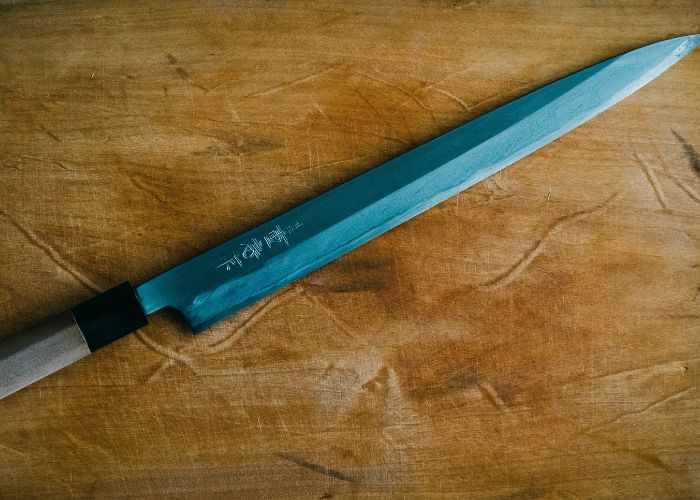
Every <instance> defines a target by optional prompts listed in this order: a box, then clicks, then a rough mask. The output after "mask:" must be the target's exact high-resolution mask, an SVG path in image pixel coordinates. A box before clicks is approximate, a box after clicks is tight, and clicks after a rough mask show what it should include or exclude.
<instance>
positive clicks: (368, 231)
mask: <svg viewBox="0 0 700 500" xmlns="http://www.w3.org/2000/svg"><path fill="white" fill-rule="evenodd" d="M698 44H700V35H688V36H683V37H679V38H673V39H670V40H666V41H662V42H658V43H655V44H652V45H647V46H645V47H642V48H639V49H637V50H633V51H631V52H628V53H626V54H622V55H620V56H617V57H613V58H611V59H608V60H606V61H603V62H601V63H598V64H596V65H594V66H591V67H589V68H587V69H584V70H582V71H579V72H577V73H574V74H572V75H570V76H567V77H566V78H563V79H561V80H558V81H555V82H553V83H550V84H549V85H546V86H545V87H542V88H540V89H539V90H536V91H534V92H532V93H530V94H527V95H525V96H523V97H521V98H519V99H517V100H515V101H513V102H510V103H508V104H506V105H504V106H502V107H500V108H497V109H496V110H494V111H491V112H490V113H487V114H485V115H483V116H480V117H478V118H476V119H474V120H472V121H470V122H468V123H466V124H464V125H462V126H460V127H458V128H456V129H454V130H452V131H450V132H448V133H446V134H444V135H442V136H440V137H438V138H436V139H433V140H432V141H430V142H427V143H426V144H423V145H422V146H419V147H417V148H415V149H413V150H411V151H409V152H408V153H405V154H403V155H401V156H399V157H397V158H394V159H392V160H390V161H388V162H387V163H385V164H383V165H381V166H379V167H376V168H374V169H372V170H370V171H368V172H366V173H364V174H362V175H360V176H358V177H356V178H354V179H352V180H350V181H348V182H346V183H344V184H342V185H340V186H338V187H336V188H334V189H332V190H330V191H328V192H326V193H324V194H322V195H320V196H317V197H316V198H313V199H311V200H310V201H308V202H306V203H304V204H302V205H300V206H298V207H296V208H294V209H292V210H290V211H288V212H286V213H284V214H282V215H280V216H278V217H276V218H274V219H272V220H270V221H269V222H266V223H264V224H262V225H260V226H258V227H256V228H254V229H252V230H250V231H247V232H245V233H243V234H241V235H240V236H237V237H235V238H233V239H231V240H229V241H227V242H225V243H223V244H221V245H219V246H217V247H215V248H213V249H211V250H208V251H207V252H204V253H202V254H201V255H199V256H197V257H194V258H193V259H190V260H188V261H186V262H183V263H181V264H179V265H177V266H175V267H173V268H172V269H170V270H169V271H167V272H165V273H163V274H161V275H159V276H156V277H155V278H153V279H151V280H150V281H147V282H145V283H143V284H141V285H139V286H137V287H136V288H133V287H132V285H131V284H129V283H128V282H126V283H122V284H121V285H118V286H116V287H115V288H112V289H111V290H108V291H106V292H104V293H102V294H100V295H98V296H96V297H93V298H91V299H89V300H88V301H86V302H84V303H82V304H80V305H78V306H76V307H74V308H72V309H70V310H68V311H65V312H63V313H61V314H59V315H57V316H55V317H53V318H50V319H48V320H46V321H45V322H43V323H42V324H40V325H38V326H36V327H34V328H33V329H31V330H29V331H27V332H25V333H23V334H20V335H16V336H14V337H12V338H10V339H8V340H6V341H4V342H3V343H1V344H0V398H3V397H5V396H7V395H9V394H12V393H13V392H15V391H17V390H19V389H21V388H23V387H26V386H27V385H29V384H31V383H33V382H35V381H37V380H39V379H41V378H43V377H45V376H47V375H49V374H51V373H53V372H55V371H57V370H59V369H61V368H63V367H65V366H67V365H69V364H71V363H73V362H75V361H77V360H79V359H81V358H83V357H85V356H87V355H89V354H90V353H92V352H95V351H96V350H97V349H100V348H101V347H104V346H105V345H107V344H109V343H111V342H114V341H115V340H117V339H119V338H121V337H123V336H125V335H127V334H129V333H131V332H133V331H136V330H138V329H139V328H141V327H143V326H145V325H146V324H147V322H148V320H147V316H148V315H149V314H153V313H155V312H156V311H159V310H161V309H163V308H167V307H171V308H175V309H177V310H178V311H180V312H181V313H182V315H183V316H184V317H185V319H186V320H187V322H188V323H189V325H190V326H191V328H192V330H193V331H194V332H195V333H198V332H200V331H202V330H204V329H206V328H208V327H210V326H211V325H213V324H214V323H216V322H218V321H220V320H222V319H224V318H226V317H227V316H229V315H231V314H233V313H235V312H236V311H238V310H239V309H241V308H243V307H245V306H247V305H249V304H251V303H253V302H255V301H256V300H258V299H260V298H262V297H265V296H266V295H269V294H271V293H272V292H274V291H275V290H277V289H279V288H281V287H284V286H285V285H287V284H289V283H291V282H292V281H294V280H297V279H299V278H301V277H302V276H304V275H306V274H308V273H310V272H312V271H314V270H316V269H318V268H319V267H321V266H323V265H325V264H327V263H328V262H330V261H332V260H334V259H336V258H338V257H340V256H341V255H343V254H345V253H347V252H349V251H350V250H352V249H354V248H356V247H358V246H359V245H362V244H363V243H365V242H367V241H369V240H371V239H372V238H375V237H377V236H379V235H380V234H382V233H384V232H386V231H388V230H389V229H392V228H394V227H396V226H397V225H399V224H401V223H403V222H405V221H407V220H408V219H410V218H412V217H414V216H416V215H418V214H420V213H421V212H423V211H425V210H427V209H429V208H431V207H432V206H434V205H436V204H438V203H440V202H442V201H444V200H446V199H447V198H449V197H451V196H453V195H455V194H457V193H459V192H461V191H463V190H465V189H467V188H469V187H470V186H472V185H474V184H476V183H477V182H479V181H481V180H483V179H485V178H487V177H489V176H490V175H493V174H494V173H496V172H498V171H500V170H501V169H503V168H505V167H506V166H508V165H510V164H511V163H514V162H516V161H518V160H519V159H521V158H523V157H525V156H527V155H528V154H530V153H532V152H534V151H536V150H537V149H539V148H541V147H543V146H545V145H546V144H548V143H550V142H552V141H554V140H555V139H557V138H559V137H561V136H562V135H564V134H566V133H568V132H569V131H571V130H573V129H574V128H576V127H578V126H579V125H581V124H583V123H585V122H586V121H588V120H590V119H591V118H593V117H594V116H596V115H597V114H599V113H600V112H602V111H604V110H606V109H607V108H609V107H610V106H612V105H614V104H616V103H617V102H619V101H620V100H622V99H624V98H625V97H627V96H628V95H630V94H631V93H633V92H635V91H636V90H638V89H639V88H641V87H642V86H644V85H645V84H647V83H648V82H650V81H651V80H653V79H654V78H656V77H657V76H659V75H660V74H661V73H663V72H664V71H665V70H667V69H668V68H669V67H670V66H672V65H673V64H674V63H676V62H677V61H678V60H680V59H681V58H683V57H684V56H685V55H686V54H688V53H689V52H691V51H692V50H693V49H694V48H695V47H696V46H697V45H698Z"/></svg>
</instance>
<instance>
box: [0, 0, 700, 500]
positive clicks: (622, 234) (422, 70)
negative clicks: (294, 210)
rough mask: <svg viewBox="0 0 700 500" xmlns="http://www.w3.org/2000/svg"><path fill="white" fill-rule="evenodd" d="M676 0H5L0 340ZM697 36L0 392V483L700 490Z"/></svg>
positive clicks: (155, 268)
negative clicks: (506, 160) (621, 95)
mask: <svg viewBox="0 0 700 500" xmlns="http://www.w3.org/2000/svg"><path fill="white" fill-rule="evenodd" d="M699 19H700V4H698V3H697V2H696V1H693V0H687V1H673V2H664V3H663V4H660V3H658V2H653V1H639V2H625V1H620V2H611V3H601V2H586V1H566V2H557V3H541V2H528V1H522V2H506V1H504V2H462V1H442V0H434V1H423V2H398V1H382V2H370V1H361V2H360V1H355V2H353V1H350V2H342V3H340V2H330V1H323V0H322V1H317V2H262V1H259V2H254V1H243V2H235V3H233V2H231V3H224V2H209V1H200V2H192V3H183V2H168V3H162V2H148V1H140V2H135V1H128V2H122V3H119V4H113V5H108V4H106V3H105V4H97V5H96V3H95V2H87V1H86V2H61V3H51V2H47V3H45V2H37V3H33V2H12V3H4V5H3V6H2V7H0V21H1V22H0V33H1V39H2V43H0V162H1V163H0V164H1V168H2V175H1V176H0V193H1V194H2V196H1V197H0V228H1V232H0V237H1V239H2V244H0V266H1V269H2V272H0V321H1V324H2V325H3V327H2V332H1V335H2V336H3V338H4V337H5V336H9V335H11V334H13V333H16V332H19V331H21V330H23V329H26V328H27V327H29V326H30V325H31V324H33V323H36V322H37V321H39V320H41V319H43V318H46V317H48V316H50V315H51V314H54V313H56V312H58V311H61V310H64V309H66V308H68V307H71V306H73V305H75V304H76V303H78V302H80V301H81V300H83V299H86V298H88V297H90V296H92V295H94V293H95V292H96V291H99V290H105V289H107V288H109V287H110V286H112V285H115V284H117V283H120V282H122V281H124V280H127V279H128V280H131V281H132V283H135V284H137V283H139V282H141V281H143V280H145V279H148V278H149V277H151V276H153V275H154V274H155V273H158V272H160V271H163V270H165V269H167V268H169V267H170V266H172V265H173V264H176V263H178V262H180V261H181V260H183V259H185V258H187V257H190V256H193V255H195V254H197V253H198V252H200V251H202V250H204V249H206V248H208V247H210V246H211V245H213V244H215V243H218V242H221V241H223V240H225V239H226V238H228V237H230V236H232V235H235V234H237V233H239V232H241V231H243V230H245V229H247V228H250V227H252V226H254V225H256V224H258V223H260V222H262V221H264V220H266V219H268V218H269V217H271V216H273V215H275V214H278V213H280V212H282V211H283V210H285V209H288V208H290V207H292V206H294V205H296V204H297V203H299V202H301V201H303V200H306V199H308V198H310V197H312V196H314V195H316V194H318V193H320V192H322V191H324V190H326V189H328V188H330V187H332V186H335V185H337V184H338V183H340V182H342V181H343V180H345V179H348V178H350V177H352V176H354V175H356V174H358V173H361V172H363V171H365V170H367V169H369V168H371V167H372V166H374V165H377V164H379V163H380V162H382V161H384V160H386V159H389V158H391V157H393V156H395V155H397V154H399V153H401V152H403V151H406V150H407V149H409V148H411V147H413V146H415V145H418V144H420V143H422V142H424V141H426V140H428V139H430V138H432V137H434V136H436V135H437V134H440V133H441V132H444V131H446V130H449V129H450V128H452V127H454V126H456V125H458V124H460V123H463V122H465V121H466V120H468V119H470V118H473V117H475V116H478V115H479V114H481V113H483V112H486V111H488V110H490V109H492V108H494V107H496V106H498V105H500V104H503V103H505V102H507V101H509V100H511V99H513V98H515V97H517V96H520V95H522V94H524V93H526V92H528V91H530V90H533V89H535V88H537V87H539V86H541V85H543V84H545V83H547V82H549V81H552V80H554V79H556V78H559V77H562V76H564V75H566V74H568V73H570V72H572V71H575V70H578V69H581V68H583V67H585V66H587V65H590V64H592V63H595V62H597V61H600V60H602V59H604V58H607V57H610V56H613V55H616V54H619V53H621V52H624V51H626V50H630V49H633V48H636V47H639V46H641V45H644V44H647V43H651V42H654V41H658V40H661V39H665V38H668V37H672V36H678V35H683V34H688V33H693V32H699V31H700V24H698V20H699ZM699 104H700V55H698V54H697V53H696V54H692V55H690V56H688V57H687V58H686V59H684V60H683V61H682V62H681V63H679V64H677V65H676V66H674V67H673V68H671V69H670V70H669V71H668V72H667V73H665V74H663V75H662V76H661V77H660V78H658V79H657V80H655V81H654V82H652V83H651V84H650V85H649V86H647V87H645V88H644V89H643V90H641V91H640V92H638V93H637V94H635V95H634V96H632V97H631V98H629V99H627V100H625V101H624V102H622V103H621V104H619V105H617V106H616V107H615V108H614V109H611V110H610V111H608V112H606V113H604V114H603V115H601V116H600V117H598V118H596V119H594V120H592V121H591V122H589V123H588V124H586V125H585V126H583V127H581V128H580V129H578V130H576V131H574V132H573V133H571V134H569V135H567V136H566V137H564V138H562V139H561V140H558V141H556V142H555V143H553V144H551V145H549V146H548V147H546V148H544V149H543V150H541V151H539V152H537V153H536V154H533V155H532V156H530V157H528V158H527V159H525V160H523V161H521V162H519V163H518V164H516V165H514V166H512V167H510V168H509V169H507V170H506V171H504V172H503V173H502V174H499V175H498V176H496V177H494V178H492V179H489V180H487V181H485V182H482V183H481V184H479V185H477V186H475V187H474V188H472V189H470V190H469V191H467V192H465V193H463V194H461V195H459V196H456V197H455V198H453V199H451V200H449V201H448V202H445V203H443V204H441V205H440V206H438V207H436V208H434V209H432V210H430V211H428V212H426V213H425V214H423V215H421V216H419V217H417V218H416V219H414V220H412V221H410V222H409V223H407V224H404V225H402V226H401V227H399V228H397V229H396V230H393V231H391V232H390V233H388V234H386V235H384V236H382V237H380V238H378V239H377V240H375V241H373V242H371V243H369V244H367V245H365V246H363V247H362V248H360V249H358V250H357V251H355V252H353V253H352V254H350V255H348V256H346V257H344V258H342V259H340V260H338V261H337V262H335V263H333V264H332V265H329V266H327V267H325V268H323V269H322V270H320V271H319V272H316V273H314V274H312V275H310V276H308V277H307V278H305V279H303V280H301V281H299V282H298V283H297V284H295V285H293V286H290V287H288V288H286V289H284V290H282V291H280V292H279V293H277V294H275V295H274V296H272V297H269V298H267V299H265V300H263V301H261V302H259V303H258V304H255V305H254V306H252V307H250V308H248V309H246V310H244V311H243V312H241V313H240V314H237V315H236V316H234V317H232V318H230V319H229V320H227V321H224V322H222V323H221V324H219V325H217V326H216V327H214V328H212V329H211V330H210V331H207V332H205V333H202V334H200V335H198V336H196V337H192V336H190V335H189V334H188V332H187V329H186V326H185V325H184V324H183V323H182V321H180V319H179V318H177V317H176V316H175V315H170V314H167V313H165V314H158V315H156V316H154V317H153V318H152V319H151V321H152V323H151V325H150V326H148V327H147V328H145V329H144V330H142V331H141V332H140V333H138V334H137V335H132V336H129V337H127V338H125V339H123V340H121V341H119V342H117V343H116V344H114V345H112V346H109V347H107V348H105V349H103V350H101V351H99V352H97V353H96V354H94V355H92V356H89V357H88V358H86V359H84V360H82V361H80V362H78V363H77V364H75V365H73V366H71V367H69V368H67V369H65V370H63V371H61V372H59V373H58V374H55V375H53V376H51V377H49V378H47V379H45V380H43V381H41V382H39V383H37V384H35V385H33V386H32V387H31V388H29V389H27V390H24V391H21V392H19V393H16V394H14V395H12V396H10V397H8V398H6V399H4V400H2V401H0V463H1V464H2V467H0V496H8V497H18V498H25V497H32V496H33V497H45V496H47V495H54V496H60V497H71V496H74V497H85V496H89V497H93V496H98V497H111V496H134V497H149V496H154V497H165V496H167V497H198V496H204V495H207V496H211V497H215V496H217V497H227V498H231V497H241V496H243V497H296V496H299V497H304V498H313V497H316V498H331V497H333V496H337V497H343V496H350V497H352V496H362V497H386V496H406V497H423V496H431V495H435V496H437V495H441V496H448V497H449V496H452V497H460V498H462V497H474V498H478V497H511V498H521V497H522V498H531V497H548V498H561V497H591V496H595V497H611V498H625V497H626V498H644V497H647V498H649V497H673V498H688V497H694V496H700V472H699V471H700V399H699V395H698V382H699V381H698V378H699V373H700V357H699V355H698V353H699V352H700V336H699V335H698V332H699V330H700V316H699V315H698V304H700V302H699V301H700V298H699V297H700V295H699V291H700V288H699V283H700V251H699V250H700V243H699V242H700V225H699V224H698V217H700V167H699V166H698V164H699V161H700V160H699V159H698V151H700V123H699V122H698V114H697V110H698V105H699Z"/></svg>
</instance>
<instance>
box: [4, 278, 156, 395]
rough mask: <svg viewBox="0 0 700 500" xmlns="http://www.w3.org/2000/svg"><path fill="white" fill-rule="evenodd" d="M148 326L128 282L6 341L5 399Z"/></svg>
mask: <svg viewBox="0 0 700 500" xmlns="http://www.w3.org/2000/svg"><path fill="white" fill-rule="evenodd" d="M147 323H148V319H147V318H146V315H145V313H144V312H143V308H142V307H141V303H140V302H139V300H138V298H137V297H136V294H135V293H134V289H133V288H132V287H131V285H130V284H129V283H122V284H121V285H118V286H116V287H114V288H112V289H111V290H108V291H106V292H104V293H102V294H100V295H97V296H96V297H93V298H91V299H89V300H87V301H86V302H83V303H82V304H80V305H78V306H76V307H74V308H73V309H70V310H68V311H65V312H62V313H60V314H58V315H57V316H54V317H52V318H49V319H48V320H46V321H44V322H43V323H41V324H39V325H37V326H35V327H34V328H32V329H30V330H28V331H26V332H24V333H21V334H19V335H15V336H14V337H11V338H9V339H7V340H5V341H4V342H2V343H0V399H2V398H4V397H5V396H9V395H10V394H12V393H13V392H15V391H18V390H20V389H22V388H23V387H26V386H28V385H29V384H32V383H34V382H36V381H37V380H39V379H42V378H44V377H46V376H48V375H50V374H52V373H53V372H55V371H57V370H60V369H61V368H63V367H65V366H68V365H69V364H71V363H74V362H76V361H78V360H79V359H81V358H84V357H85V356H87V355H88V354H90V353H91V352H95V351H96V350H97V349H100V348H101V347H104V346H105V345H107V344H110V343H111V342H114V341H115V340H117V339H119V338H121V337H123V336H124V335H126V334H128V333H131V332H133V331H136V330H138V329H139V328H141V327H143V326H145V325H146V324H147Z"/></svg>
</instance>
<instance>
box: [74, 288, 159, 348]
mask: <svg viewBox="0 0 700 500" xmlns="http://www.w3.org/2000/svg"><path fill="white" fill-rule="evenodd" d="M71 312H72V313H73V316H74V317H75V321H76V322H77V323H78V326H79V327H80V331H81V332H83V336H84V337H85V341H86V342H87V345H88V347H89V348H90V351H91V352H95V351H96V350H97V349H99V348H101V347H104V346H106V345H107V344H111V343H112V342H114V341H115V340H117V339H120V338H122V337H123V336H124V335H127V334H129V333H131V332H134V331H136V330H138V329H139V328H141V327H144V326H146V325H147V324H148V319H147V318H146V314H144V312H143V308H142V307H141V303H140V302H139V299H138V298H137V297H136V293H135V292H134V289H133V288H132V286H131V284H130V283H128V282H126V283H122V284H121V285H117V286H115V287H114V288H112V289H111V290H107V291H106V292H104V293H101V294H100V295H98V296H97V297H93V298H91V299H90V300H87V301H85V302H83V303H82V304H80V305H78V306H75V307H74V308H73V309H71Z"/></svg>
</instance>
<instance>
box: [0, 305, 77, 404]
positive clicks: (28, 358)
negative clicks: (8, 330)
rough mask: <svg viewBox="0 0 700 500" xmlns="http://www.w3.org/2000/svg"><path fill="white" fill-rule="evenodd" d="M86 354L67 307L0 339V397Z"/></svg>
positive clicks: (73, 319) (75, 324)
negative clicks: (41, 321)
mask: <svg viewBox="0 0 700 500" xmlns="http://www.w3.org/2000/svg"><path fill="white" fill-rule="evenodd" d="M88 354H90V349H89V348H88V345H87V343H86V342H85V339H84V338H83V334H82V333H81V331H80V328H79V327H78V324H77V323H76V321H75V318H73V314H72V313H71V312H70V311H66V312H64V313H61V314H59V315H57V316H54V317H53V318H49V319H48V320H46V321H44V322H43V323H41V324H39V325H37V326H35V327H34V328H32V329H31V330H29V331H27V332H24V333H22V334H19V335H15V336H14V337H11V338H9V339H7V340H5V341H3V342H1V343H0V399H2V398H4V397H5V396H9V395H10V394H12V393H13V392H15V391H18V390H20V389H22V388H23V387H26V386H28V385H29V384H31V383H33V382H36V381H37V380H39V379H41V378H44V377H46V376H47V375H50V374H52V373H53V372H55V371H57V370H60V369H61V368H63V367H65V366H68V365H69V364H71V363H74V362H76V361H77V360H79V359H81V358H84V357H85V356H87V355H88Z"/></svg>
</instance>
